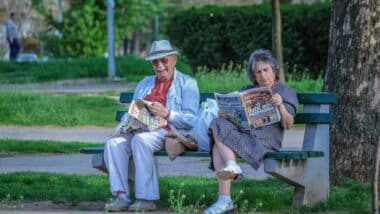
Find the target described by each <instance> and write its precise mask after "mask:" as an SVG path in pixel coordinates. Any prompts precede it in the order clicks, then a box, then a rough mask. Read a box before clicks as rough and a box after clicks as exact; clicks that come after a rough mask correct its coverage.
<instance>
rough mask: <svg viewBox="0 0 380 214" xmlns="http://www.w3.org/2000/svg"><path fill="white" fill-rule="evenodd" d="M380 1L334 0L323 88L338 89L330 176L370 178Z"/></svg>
mask: <svg viewBox="0 0 380 214" xmlns="http://www.w3.org/2000/svg"><path fill="white" fill-rule="evenodd" d="M379 8H380V3H379V1H376V0H339V1H338V0H335V1H332V5H331V23H330V44H329V50H328V66H327V73H326V77H325V85H324V90H325V91H329V92H336V93H338V96H339V101H338V104H337V105H335V106H334V107H333V109H332V112H333V113H334V115H336V118H335V121H334V124H333V125H332V127H331V136H330V138H331V140H330V142H331V147H330V148H331V152H330V153H331V154H330V157H331V161H330V164H331V165H330V178H331V182H332V184H334V183H336V182H337V181H338V180H339V179H341V178H351V179H354V180H356V181H361V182H370V181H371V178H372V175H373V172H374V171H375V170H374V163H375V157H376V146H377V144H378V143H379V133H380V117H379V114H380V107H379V105H380V93H379V91H380V90H379V89H380V77H379V73H380V62H379V60H380V52H379V46H380V42H379V39H380V21H379V17H380V14H379V13H380V10H379Z"/></svg>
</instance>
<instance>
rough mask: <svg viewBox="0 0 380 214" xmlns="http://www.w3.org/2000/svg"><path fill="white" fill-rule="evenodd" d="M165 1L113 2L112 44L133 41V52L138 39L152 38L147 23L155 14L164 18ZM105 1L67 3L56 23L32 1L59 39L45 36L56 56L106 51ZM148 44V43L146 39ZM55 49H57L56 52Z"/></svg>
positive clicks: (85, 54) (79, 0)
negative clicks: (113, 24) (60, 20)
mask: <svg viewBox="0 0 380 214" xmlns="http://www.w3.org/2000/svg"><path fill="white" fill-rule="evenodd" d="M166 2H167V1H165V0H164V1H160V0H115V11H114V12H115V43H116V46H119V45H121V43H122V42H123V41H124V40H125V38H128V39H132V37H133V35H137V36H135V39H134V40H133V41H137V42H135V43H134V45H135V49H136V52H138V47H139V46H140V41H141V40H140V35H142V34H143V33H150V34H152V26H151V23H152V22H153V21H154V16H155V15H156V14H164V11H165V7H166V5H167V4H166ZM106 3H107V2H106V1H104V0H76V1H70V6H69V9H67V10H65V11H63V20H62V22H59V21H58V20H56V19H55V18H54V17H53V15H52V14H50V13H49V11H48V10H47V8H45V5H44V4H43V2H42V1H40V0H33V7H34V8H35V9H36V10H38V11H39V13H40V14H41V15H42V16H43V17H44V20H45V21H46V22H47V24H48V25H49V26H50V27H51V29H56V30H58V31H59V32H60V33H61V34H62V37H56V36H53V37H52V36H48V37H47V38H46V42H47V43H50V44H52V46H54V48H56V49H59V50H56V51H55V53H58V54H59V55H66V56H72V57H89V56H100V55H102V54H104V53H105V52H106V49H107V45H106V44H107V43H106V41H107V39H106V37H107V30H106V29H107V28H106V21H107V19H106V8H107V5H106ZM152 37H153V35H151V37H150V38H152ZM148 40H149V41H150V39H149V38H148ZM57 46H58V48H57ZM136 46H138V47H136Z"/></svg>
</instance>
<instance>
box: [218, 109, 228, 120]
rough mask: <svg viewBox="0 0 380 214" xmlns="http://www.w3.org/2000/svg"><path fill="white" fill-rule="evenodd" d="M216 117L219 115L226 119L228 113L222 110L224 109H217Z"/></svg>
mask: <svg viewBox="0 0 380 214" xmlns="http://www.w3.org/2000/svg"><path fill="white" fill-rule="evenodd" d="M218 117H221V118H224V119H227V118H228V115H227V113H226V112H224V111H218Z"/></svg>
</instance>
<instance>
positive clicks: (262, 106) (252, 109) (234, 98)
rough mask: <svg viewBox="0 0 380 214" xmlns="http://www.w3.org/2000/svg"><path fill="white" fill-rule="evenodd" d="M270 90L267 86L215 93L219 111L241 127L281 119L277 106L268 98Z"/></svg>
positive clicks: (263, 124)
mask: <svg viewBox="0 0 380 214" xmlns="http://www.w3.org/2000/svg"><path fill="white" fill-rule="evenodd" d="M271 98H272V91H271V89H269V88H253V89H249V90H246V91H242V92H232V93H229V94H219V93H215V99H216V102H217V104H218V108H219V110H220V111H224V112H226V113H227V115H228V119H229V120H230V121H231V122H233V123H234V124H236V125H237V126H239V127H240V128H241V129H245V130H248V129H250V128H259V127H262V126H267V125H269V124H272V123H276V122H278V121H280V120H281V116H280V113H279V111H278V108H276V107H274V106H273V105H272V104H271V103H269V100H270V99H271Z"/></svg>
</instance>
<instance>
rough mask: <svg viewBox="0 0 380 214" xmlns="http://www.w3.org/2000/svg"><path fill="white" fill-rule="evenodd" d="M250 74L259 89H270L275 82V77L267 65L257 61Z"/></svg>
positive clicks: (270, 67)
mask: <svg viewBox="0 0 380 214" xmlns="http://www.w3.org/2000/svg"><path fill="white" fill-rule="evenodd" d="M252 72H253V75H254V77H255V79H256V81H257V83H258V84H259V86H260V87H271V86H272V85H273V84H274V82H275V77H276V75H275V72H274V71H273V69H272V66H271V65H270V64H269V63H266V62H263V61H258V62H257V63H256V64H255V65H254V66H252Z"/></svg>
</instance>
